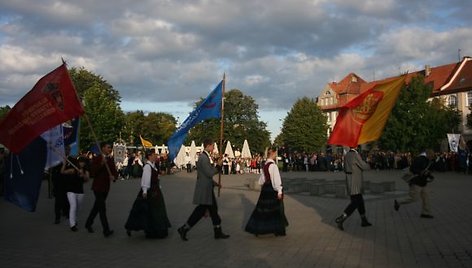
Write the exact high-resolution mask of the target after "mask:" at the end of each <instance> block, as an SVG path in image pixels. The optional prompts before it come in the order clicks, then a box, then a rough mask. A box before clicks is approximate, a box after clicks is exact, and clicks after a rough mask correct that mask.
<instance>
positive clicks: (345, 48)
mask: <svg viewBox="0 0 472 268" xmlns="http://www.w3.org/2000/svg"><path fill="white" fill-rule="evenodd" d="M470 14H472V4H471V3H470V1H469V0H449V1H444V0H382V1H377V0H313V1H301V0H285V1H283V0H271V1H261V0H247V1H246V0H240V1H229V0H228V1H225V0H200V1H199V0H177V1H171V0H140V1H135V0H113V1H112V0H101V1H95V0H81V1H58V0H34V1H33V0H15V1H8V0H0V106H5V105H10V106H13V105H14V104H15V103H16V102H17V101H18V100H20V98H21V97H22V96H23V95H24V94H25V93H27V92H28V91H29V90H30V89H31V88H32V87H33V85H34V84H35V83H36V81H37V80H38V79H39V78H40V77H41V76H43V75H45V74H47V73H48V72H50V71H51V70H53V69H54V68H56V67H57V66H59V65H60V64H61V63H62V61H61V58H64V59H65V60H66V61H67V63H68V66H69V67H84V68H85V69H87V70H89V71H91V72H93V73H95V74H97V75H100V76H102V77H103V78H104V79H105V80H106V81H108V82H109V83H110V84H111V85H112V86H113V87H114V89H116V90H118V91H119V93H120V95H121V97H122V102H121V108H122V109H123V110H124V111H125V112H128V111H136V110H142V111H144V112H167V113H170V114H172V115H174V116H175V117H176V118H177V119H178V121H179V122H182V121H183V120H185V118H186V117H187V115H188V114H189V113H190V112H191V110H192V107H193V105H194V103H195V102H196V101H197V100H199V99H200V98H204V97H206V96H207V95H208V93H209V92H210V91H211V90H212V89H213V88H214V87H215V86H216V85H217V84H218V83H219V81H221V79H222V78H223V74H226V90H231V89H235V88H237V89H239V90H241V91H242V92H243V93H244V94H245V95H248V96H251V97H252V98H254V100H255V102H256V103H257V104H258V106H259V116H260V120H261V121H264V122H266V123H267V124H268V130H269V131H270V132H271V137H272V139H273V138H275V136H276V135H277V134H279V132H280V130H281V126H282V122H283V119H284V118H285V116H286V115H287V112H288V111H289V110H290V109H291V107H292V106H293V104H294V103H295V102H296V100H297V99H299V98H303V97H310V98H316V97H317V96H318V95H319V94H320V92H321V91H322V90H323V88H324V87H325V86H326V84H327V83H330V82H334V81H340V80H341V79H342V78H344V77H345V76H346V75H347V74H349V73H351V72H353V73H356V74H358V75H359V76H361V77H362V78H363V79H364V80H366V81H371V80H374V79H382V78H385V77H389V76H396V75H398V74H400V73H403V72H405V71H410V72H412V71H417V70H421V69H424V66H425V65H430V66H439V65H444V64H449V63H453V62H457V61H459V58H461V57H464V56H472V16H470Z"/></svg>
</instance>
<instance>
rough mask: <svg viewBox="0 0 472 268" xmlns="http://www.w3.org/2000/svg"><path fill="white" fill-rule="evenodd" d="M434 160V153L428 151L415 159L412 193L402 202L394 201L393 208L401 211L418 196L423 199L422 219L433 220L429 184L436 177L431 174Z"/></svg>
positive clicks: (410, 182) (411, 181)
mask: <svg viewBox="0 0 472 268" xmlns="http://www.w3.org/2000/svg"><path fill="white" fill-rule="evenodd" d="M433 159H434V152H433V151H432V150H427V151H424V152H422V153H421V154H420V155H418V156H417V157H415V159H414V160H413V163H412V164H411V167H410V171H411V173H413V175H414V176H413V178H412V179H411V180H410V181H409V186H410V191H409V194H408V197H407V198H405V199H402V200H400V201H397V200H396V199H395V200H394V203H393V207H394V209H395V210H396V211H398V210H399V209H400V206H401V205H406V204H411V203H413V202H416V201H417V200H418V196H420V197H421V201H422V209H421V214H420V217H421V218H427V219H432V218H434V216H433V215H431V205H430V201H429V189H428V187H427V185H428V183H430V182H432V181H433V180H434V176H433V175H432V174H431V172H430V170H429V168H430V166H431V164H432V160H433Z"/></svg>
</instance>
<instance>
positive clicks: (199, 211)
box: [187, 193, 221, 227]
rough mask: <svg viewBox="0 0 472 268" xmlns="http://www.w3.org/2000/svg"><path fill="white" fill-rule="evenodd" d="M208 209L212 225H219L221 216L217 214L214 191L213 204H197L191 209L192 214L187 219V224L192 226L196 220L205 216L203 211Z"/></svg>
mask: <svg viewBox="0 0 472 268" xmlns="http://www.w3.org/2000/svg"><path fill="white" fill-rule="evenodd" d="M207 210H208V212H209V213H210V217H211V221H212V223H213V225H220V224H221V218H220V215H218V205H217V204H216V198H215V193H213V204H212V205H198V206H197V207H195V209H194V210H193V212H192V214H191V215H190V217H189V218H188V220H187V224H188V226H190V227H193V226H194V225H195V224H197V222H198V221H199V220H200V219H201V218H203V216H205V212H206V211H207Z"/></svg>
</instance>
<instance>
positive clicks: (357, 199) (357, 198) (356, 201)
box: [344, 194, 365, 216]
mask: <svg viewBox="0 0 472 268" xmlns="http://www.w3.org/2000/svg"><path fill="white" fill-rule="evenodd" d="M356 209H357V211H359V214H360V215H361V216H362V215H365V205H364V198H363V197H362V194H355V195H351V203H349V205H348V206H347V207H346V209H345V210H344V213H346V215H348V216H350V215H351V214H352V213H353V212H354V210H356Z"/></svg>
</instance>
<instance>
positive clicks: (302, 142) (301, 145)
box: [277, 97, 328, 152]
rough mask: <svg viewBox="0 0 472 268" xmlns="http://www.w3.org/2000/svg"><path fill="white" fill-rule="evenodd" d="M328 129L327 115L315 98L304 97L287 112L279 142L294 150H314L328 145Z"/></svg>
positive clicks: (278, 138)
mask: <svg viewBox="0 0 472 268" xmlns="http://www.w3.org/2000/svg"><path fill="white" fill-rule="evenodd" d="M327 131H328V125H327V124H326V115H324V114H323V112H322V111H321V109H320V108H319V107H318V105H317V104H316V102H315V101H314V100H313V99H310V98H308V97H303V98H301V99H298V100H297V101H296V102H295V104H294V105H293V107H292V108H291V109H290V111H289V112H288V113H287V116H286V117H285V119H284V122H283V125H282V132H281V133H280V136H279V137H277V142H278V143H283V145H284V146H286V147H289V148H291V149H293V150H297V151H305V152H314V151H318V150H320V149H321V148H322V147H323V146H324V145H326V139H327ZM281 145H282V144H279V146H281Z"/></svg>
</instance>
